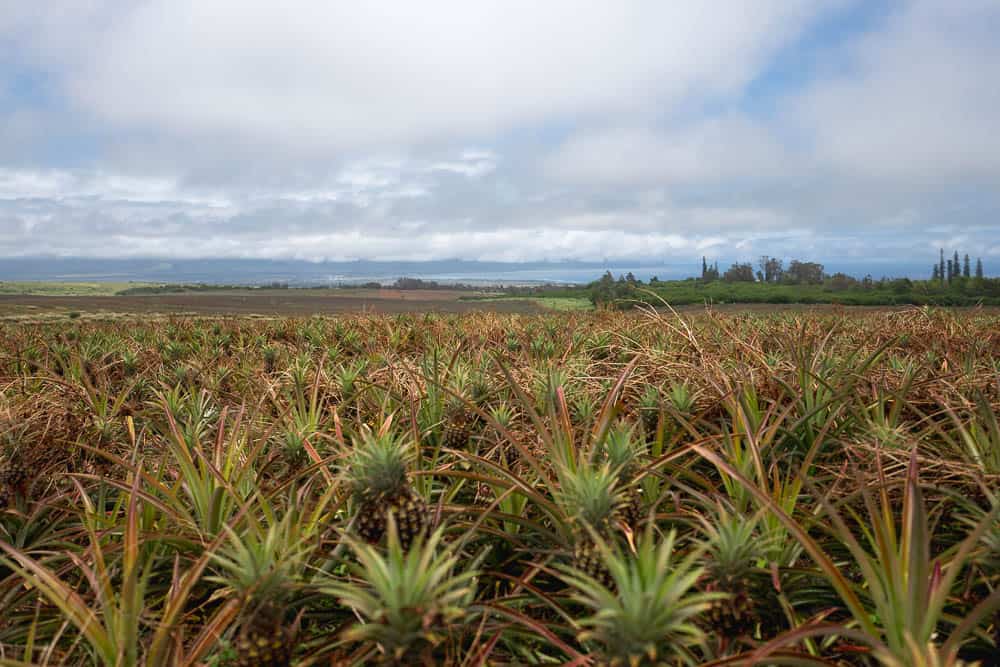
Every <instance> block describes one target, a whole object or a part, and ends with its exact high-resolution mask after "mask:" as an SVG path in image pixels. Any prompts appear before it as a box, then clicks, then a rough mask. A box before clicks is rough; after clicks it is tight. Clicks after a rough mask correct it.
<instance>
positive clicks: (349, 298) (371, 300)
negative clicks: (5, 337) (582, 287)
mask: <svg viewBox="0 0 1000 667" xmlns="http://www.w3.org/2000/svg"><path fill="white" fill-rule="evenodd" d="M463 294H464V293H463V292H459V291H455V290H411V291H400V290H361V289H359V290H344V291H341V290H252V291H251V290H247V291H242V290H241V291H225V292H190V293H181V294H150V295H135V296H26V295H14V294H10V295H7V294H3V295H0V317H18V318H23V317H27V318H32V317H40V318H44V317H51V316H53V315H60V316H66V315H68V314H69V313H72V312H78V313H81V314H85V315H93V314H102V315H115V314H135V313H150V314H166V315H177V314H182V313H183V314H192V315H264V316H274V315H298V316H304V315H324V314H334V313H348V312H376V313H408V312H421V313H422V312H443V313H465V312H470V311H475V310H478V311H482V310H487V311H493V312H501V313H537V312H543V311H544V310H545V309H544V308H542V307H540V306H539V305H538V304H536V303H534V302H532V301H529V300H523V301H522V300H514V299H510V300H500V301H460V300H459V297H460V296H462V295H463Z"/></svg>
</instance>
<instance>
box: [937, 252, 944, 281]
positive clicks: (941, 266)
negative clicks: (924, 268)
mask: <svg viewBox="0 0 1000 667" xmlns="http://www.w3.org/2000/svg"><path fill="white" fill-rule="evenodd" d="M940 253H941V259H940V261H939V262H938V275H939V276H940V277H941V286H942V287H944V280H945V279H944V248H941V250H940Z"/></svg>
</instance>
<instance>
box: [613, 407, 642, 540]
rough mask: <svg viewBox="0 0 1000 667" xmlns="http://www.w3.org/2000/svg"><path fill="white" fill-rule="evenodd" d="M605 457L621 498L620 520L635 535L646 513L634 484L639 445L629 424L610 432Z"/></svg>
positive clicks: (637, 472) (637, 466) (638, 488)
mask: <svg viewBox="0 0 1000 667" xmlns="http://www.w3.org/2000/svg"><path fill="white" fill-rule="evenodd" d="M603 450H604V455H605V457H606V459H607V462H608V465H609V466H610V467H611V470H612V472H614V473H615V478H616V480H617V487H616V488H618V489H619V492H620V494H621V508H620V510H619V516H620V517H621V520H622V523H623V524H624V525H625V526H626V527H628V528H629V529H630V530H632V531H635V530H636V529H637V528H638V527H639V524H640V523H641V522H642V520H643V519H644V518H645V515H646V512H645V507H644V506H643V501H642V488H641V487H640V486H639V485H638V484H637V483H636V476H637V475H638V474H639V469H640V462H639V443H638V441H637V440H636V438H635V431H634V429H633V428H632V427H631V426H629V425H628V424H619V425H617V426H616V427H615V428H613V429H612V430H611V431H610V432H609V433H608V437H607V441H606V442H605V443H604V447H603Z"/></svg>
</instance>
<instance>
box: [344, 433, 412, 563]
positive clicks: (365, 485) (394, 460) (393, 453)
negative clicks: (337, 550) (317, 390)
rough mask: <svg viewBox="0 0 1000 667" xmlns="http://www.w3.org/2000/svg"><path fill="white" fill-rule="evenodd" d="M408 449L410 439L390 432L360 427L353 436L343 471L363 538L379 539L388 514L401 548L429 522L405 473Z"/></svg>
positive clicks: (409, 449) (358, 530)
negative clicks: (355, 505)
mask: <svg viewBox="0 0 1000 667" xmlns="http://www.w3.org/2000/svg"><path fill="white" fill-rule="evenodd" d="M411 452H412V447H411V445H410V443H408V442H407V441H406V440H404V438H403V437H401V436H396V435H393V434H392V433H379V434H377V435H376V434H374V433H372V431H371V430H370V429H368V428H364V427H363V429H362V432H361V438H360V439H358V440H355V443H354V452H353V455H352V457H351V459H350V463H349V468H348V471H347V474H348V477H349V479H350V481H351V485H352V487H353V489H354V497H355V501H356V502H357V506H358V515H357V519H356V530H357V532H358V534H359V535H360V536H361V538H362V539H364V540H365V541H367V542H371V543H376V542H379V541H380V540H381V539H382V537H383V536H384V535H385V532H386V527H387V526H388V522H389V515H390V514H392V515H393V517H394V519H395V521H396V528H397V530H398V531H399V542H400V544H401V545H402V547H403V548H404V549H408V548H409V546H410V544H411V543H412V542H413V540H415V539H416V537H417V536H418V535H419V534H421V533H422V532H423V531H424V530H425V529H426V528H427V527H428V526H429V525H430V524H431V517H430V512H429V510H428V508H427V504H426V503H425V502H424V499H423V498H422V497H421V496H420V494H418V493H416V492H415V491H414V490H413V488H412V487H411V486H410V482H409V479H408V477H407V463H408V460H409V458H410V456H411Z"/></svg>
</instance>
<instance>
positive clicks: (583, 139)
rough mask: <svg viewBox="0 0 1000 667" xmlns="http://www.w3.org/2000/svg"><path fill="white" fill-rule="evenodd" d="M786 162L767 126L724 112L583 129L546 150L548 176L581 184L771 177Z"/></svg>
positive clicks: (706, 181) (681, 182)
mask: <svg viewBox="0 0 1000 667" xmlns="http://www.w3.org/2000/svg"><path fill="white" fill-rule="evenodd" d="M787 166H788V161H787V156H786V155H785V151H784V149H783V147H782V146H781V145H780V144H779V143H778V142H777V141H776V140H775V138H774V137H772V136H771V135H770V133H769V131H768V129H767V128H765V127H761V126H759V125H757V124H755V123H754V122H752V121H751V120H749V119H747V118H745V117H741V116H735V115H730V116H725V117H719V118H713V119H710V120H704V121H699V122H697V123H693V124H686V125H684V126H681V127H678V128H672V129H670V130H655V129H649V128H617V129H611V130H598V131H594V132H587V131H583V132H581V133H579V134H578V135H576V136H573V137H571V138H570V139H569V141H567V142H566V143H565V144H563V145H562V146H561V147H560V148H559V149H558V151H557V152H556V153H555V154H554V155H552V156H550V157H549V158H548V159H547V161H546V163H545V168H546V171H547V173H548V174H550V175H551V176H553V177H555V178H557V179H559V180H563V181H567V182H571V183H579V184H584V185H613V186H614V185H617V186H621V185H649V184H661V185H668V186H670V185H678V184H679V185H691V184H709V185H711V184H717V183H725V182H730V181H733V180H760V179H773V178H775V177H776V176H779V175H780V174H781V173H782V172H783V171H784V170H785V169H786V168H787Z"/></svg>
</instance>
